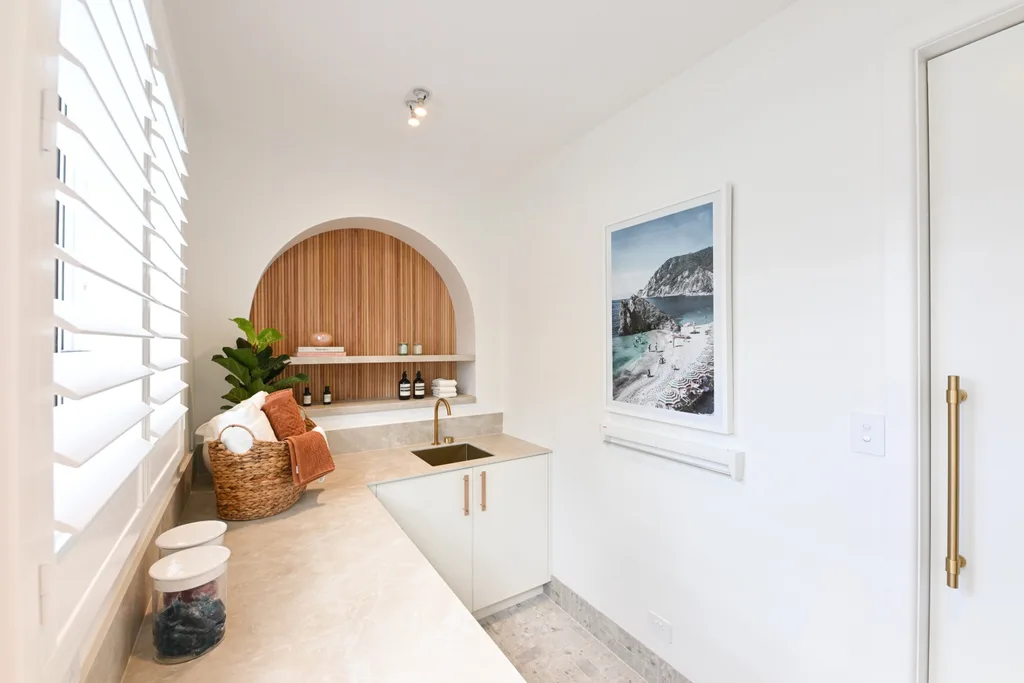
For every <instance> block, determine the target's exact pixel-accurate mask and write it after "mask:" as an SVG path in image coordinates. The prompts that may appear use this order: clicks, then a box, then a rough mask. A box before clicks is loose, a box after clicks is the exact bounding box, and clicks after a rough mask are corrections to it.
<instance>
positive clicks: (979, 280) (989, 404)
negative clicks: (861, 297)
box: [928, 25, 1024, 683]
mask: <svg viewBox="0 0 1024 683" xmlns="http://www.w3.org/2000/svg"><path fill="white" fill-rule="evenodd" d="M928 107H929V114H928V116H929V138H930V140H929V160H930V202H931V396H932V401H931V415H932V427H931V449H932V457H931V467H932V486H931V499H932V511H931V512H932V514H931V528H932V533H931V548H932V551H931V604H930V619H931V625H930V626H931V627H930V644H929V653H930V660H931V661H930V667H929V670H930V682H931V683H1020V682H1021V681H1024V442H1022V439H1021V436H1020V434H1021V424H1022V423H1024V25H1019V26H1016V27H1014V28H1012V29H1009V30H1006V31H1003V32H1001V33H998V34H995V35H993V36H990V37H988V38H985V39H983V40H981V41H978V42H976V43H973V44H971V45H968V46H966V47H963V48H960V49H958V50H955V51H953V52H950V53H948V54H946V55H943V56H941V57H938V58H936V59H934V60H932V61H930V62H929V64H928ZM949 375H957V376H959V377H960V387H961V389H963V390H964V391H966V392H967V399H966V401H964V402H963V403H962V404H961V405H960V406H959V410H960V435H959V448H960V476H959V480H960V481H959V498H960V504H959V519H960V524H959V541H960V547H959V553H958V554H959V555H961V556H963V557H964V558H965V559H966V562H967V564H966V566H965V567H963V569H962V570H961V573H960V576H959V587H958V588H955V589H954V588H951V587H949V586H948V585H947V574H946V555H947V520H948V519H950V517H949V516H950V515H951V514H952V515H955V514H956V511H955V510H950V506H949V505H948V496H947V484H948V482H949V479H950V478H949V477H948V476H947V469H948V467H947V465H948V456H949V453H948V448H947V446H948V443H947V429H948V420H947V412H948V410H947V403H946V388H947V377H948V376H949Z"/></svg>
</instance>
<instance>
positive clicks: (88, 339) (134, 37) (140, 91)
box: [53, 0, 187, 611]
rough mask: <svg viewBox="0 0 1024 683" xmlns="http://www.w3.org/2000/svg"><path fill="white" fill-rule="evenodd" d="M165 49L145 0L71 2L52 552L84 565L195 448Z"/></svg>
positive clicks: (65, 31) (178, 174)
mask: <svg viewBox="0 0 1024 683" xmlns="http://www.w3.org/2000/svg"><path fill="white" fill-rule="evenodd" d="M158 47H159V46H158V45H157V44H156V41H155V39H154V35H153V29H152V26H151V25H150V19H149V16H148V14H147V11H146V6H145V3H144V2H143V0H62V2H61V14H60V52H59V61H58V74H57V106H58V108H59V111H58V112H57V115H56V119H57V133H56V135H57V148H58V152H57V157H58V158H57V179H56V231H55V244H54V263H55V268H56V273H55V278H54V282H55V291H54V302H53V306H54V325H55V332H54V355H53V376H54V392H55V394H56V396H55V399H54V408H53V413H54V414H53V418H54V419H53V440H54V465H53V469H54V472H53V486H54V491H53V499H54V524H55V528H54V545H55V551H56V552H57V554H58V558H59V557H61V556H62V555H67V554H69V553H74V552H77V549H76V542H77V539H79V538H80V537H83V536H85V537H88V538H89V541H88V543H86V544H85V545H87V546H88V549H87V550H88V552H87V553H86V551H85V550H83V551H82V552H83V554H85V555H86V556H84V557H83V558H82V560H81V562H80V563H79V565H80V566H87V565H88V566H91V565H96V566H97V567H98V568H102V567H104V566H106V565H107V564H108V563H109V560H110V557H112V556H113V555H112V554H113V543H114V541H116V539H117V537H116V536H115V537H114V540H112V541H111V544H112V546H111V548H108V549H103V548H99V550H97V546H96V543H97V539H98V538H100V537H109V536H110V529H105V530H104V532H103V533H102V534H99V533H97V534H95V537H96V538H92V537H89V533H90V528H91V526H92V525H93V524H94V523H98V522H97V519H98V518H100V517H101V516H102V515H104V514H105V510H106V509H107V508H108V507H111V506H114V503H112V502H111V501H114V500H116V501H118V502H117V504H116V506H117V507H118V511H119V514H121V512H123V514H122V516H127V519H125V521H124V523H125V528H127V527H128V525H130V524H131V522H132V517H131V515H132V514H134V510H138V509H140V508H142V507H143V506H144V505H145V503H146V499H147V496H148V495H149V494H150V487H151V485H152V484H153V482H154V481H155V480H156V476H157V475H158V474H159V472H158V471H157V470H162V469H163V468H164V467H166V466H168V465H169V458H168V457H167V456H165V455H163V453H167V452H171V451H172V450H173V451H179V450H180V449H181V448H182V447H183V444H184V443H185V440H184V437H183V436H182V434H183V430H184V427H183V418H184V416H185V413H186V405H185V396H184V393H183V392H184V391H185V390H186V389H187V385H186V384H185V382H184V381H183V380H182V366H183V365H184V364H185V363H186V362H187V361H186V360H185V358H184V357H183V354H182V340H183V339H184V338H185V337H184V335H183V334H182V317H183V316H185V315H186V313H185V311H184V310H183V309H182V302H183V294H184V293H185V290H184V284H185V270H186V268H185V263H184V261H183V259H182V250H183V248H184V247H185V246H186V244H185V240H184V238H183V237H182V228H183V224H184V223H185V222H186V220H185V215H184V212H183V211H182V202H183V200H184V199H185V198H186V195H185V188H184V183H183V178H184V176H185V175H186V172H185V162H184V157H185V154H186V146H185V139H184V134H183V131H182V129H181V125H180V122H179V119H178V115H177V113H176V111H175V108H174V104H173V102H172V98H171V93H170V90H169V88H168V84H167V81H166V79H165V76H164V74H163V73H162V72H161V70H160V60H159V58H160V52H159V49H158ZM172 437H173V438H174V439H176V442H175V444H174V447H173V449H172V448H170V447H165V443H164V440H165V438H166V439H167V440H169V439H170V438H172ZM157 455H159V456H160V457H159V458H158V460H159V462H157V461H154V458H155V457H156V456H157ZM132 505H134V510H133V509H132ZM115 521H116V520H115ZM111 524H113V522H112V523H111ZM108 526H109V525H108ZM110 528H111V529H113V528H116V524H115V525H114V526H111V527H110ZM104 553H108V554H104ZM97 571H99V569H97ZM87 578H88V577H87ZM77 608H78V606H75V605H71V606H70V607H69V609H71V610H72V611H74V610H76V609H77Z"/></svg>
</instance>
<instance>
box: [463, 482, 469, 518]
mask: <svg viewBox="0 0 1024 683" xmlns="http://www.w3.org/2000/svg"><path fill="white" fill-rule="evenodd" d="M462 514H463V515H464V516H465V517H469V475H468V474H467V475H465V476H464V477H462Z"/></svg>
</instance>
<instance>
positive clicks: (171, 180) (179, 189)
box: [153, 162, 188, 204]
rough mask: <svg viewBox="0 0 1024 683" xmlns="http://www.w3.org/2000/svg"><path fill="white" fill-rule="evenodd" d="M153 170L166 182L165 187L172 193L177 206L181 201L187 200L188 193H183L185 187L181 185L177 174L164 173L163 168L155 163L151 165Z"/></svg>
mask: <svg viewBox="0 0 1024 683" xmlns="http://www.w3.org/2000/svg"><path fill="white" fill-rule="evenodd" d="M153 168H155V169H156V170H157V172H159V173H160V175H162V176H163V177H164V179H165V180H166V181H167V185H168V186H169V187H170V188H171V192H173V193H174V198H175V200H177V201H178V203H179V204H180V203H181V200H183V199H188V193H186V192H185V186H184V185H183V184H182V183H181V177H179V176H178V174H177V173H175V172H169V171H165V170H164V167H163V166H162V165H160V164H159V163H157V162H154V163H153Z"/></svg>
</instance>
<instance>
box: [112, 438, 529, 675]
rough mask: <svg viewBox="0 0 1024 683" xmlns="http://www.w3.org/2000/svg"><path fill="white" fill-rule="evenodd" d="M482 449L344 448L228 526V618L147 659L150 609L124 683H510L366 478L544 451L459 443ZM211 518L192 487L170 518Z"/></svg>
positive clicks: (515, 444) (497, 654) (209, 502)
mask: <svg viewBox="0 0 1024 683" xmlns="http://www.w3.org/2000/svg"><path fill="white" fill-rule="evenodd" d="M465 441H466V442H468V443H471V444H473V445H475V446H478V447H480V448H482V449H484V450H486V451H488V452H490V453H494V455H495V457H494V458H488V459H487V460H477V461H472V462H469V463H455V464H452V465H445V466H442V467H430V466H429V465H427V464H426V463H425V462H423V461H422V460H420V459H419V458H417V457H416V456H415V455H413V454H412V452H411V450H412V449H413V448H416V447H404V448H392V449H387V450H379V451H368V452H361V453H348V454H345V455H338V456H336V457H335V460H336V464H337V469H336V470H335V471H334V473H332V474H331V475H329V476H328V478H327V480H326V481H325V483H324V484H322V485H312V486H310V487H309V488H308V489H307V491H306V493H305V494H304V495H303V496H302V499H301V500H300V501H299V502H298V503H297V504H296V505H295V506H294V507H293V508H291V509H290V510H288V511H286V512H283V513H281V514H279V515H276V516H274V517H271V518H268V519H262V520H256V521H252V522H229V523H228V532H227V535H226V536H225V539H224V544H225V545H226V546H228V547H229V548H230V549H231V553H232V554H231V560H230V562H229V564H228V597H227V612H228V626H227V634H226V635H225V637H224V641H223V642H222V643H221V644H220V645H219V646H217V647H216V648H214V649H213V650H212V651H211V652H209V653H208V654H206V655H204V656H203V657H200V658H199V659H196V660H193V661H191V662H186V663H184V664H176V665H162V664H157V663H155V662H154V661H153V642H152V641H153V639H152V637H151V636H150V632H151V629H152V615H150V616H148V617H147V619H146V622H145V623H144V624H143V626H142V633H141V636H140V637H139V640H138V642H137V643H136V646H135V651H134V652H133V653H132V658H131V660H130V662H129V664H128V669H127V671H126V673H125V677H124V681H125V683H159V682H161V681H175V682H180V683H212V682H214V681H216V682H218V683H232V682H234V681H238V682H239V683H264V682H267V683H270V682H273V683H289V682H291V681H303V683H319V682H324V683H326V682H328V681H345V682H348V683H357V682H366V683H370V682H373V683H430V682H433V681H436V682H437V683H462V682H465V683H506V682H507V683H523V679H522V677H521V676H520V675H519V673H518V672H517V671H516V670H515V667H513V666H512V664H511V663H510V662H509V661H508V660H507V659H506V658H505V656H504V655H503V654H502V653H501V651H500V650H499V649H498V647H497V646H496V645H495V644H494V643H493V642H492V641H491V639H490V638H489V637H488V636H487V634H486V633H485V632H484V631H483V629H482V628H481V627H480V625H479V624H478V623H477V622H476V620H475V619H474V618H473V616H472V615H471V614H470V613H469V611H468V610H467V609H466V608H465V606H463V604H462V603H461V602H460V601H459V599H458V598H457V597H456V596H455V594H454V593H452V591H451V589H449V588H448V586H447V584H445V582H444V581H443V580H442V579H441V577H440V576H439V575H438V574H437V572H436V571H434V568H433V567H431V566H430V564H429V563H428V562H427V560H426V559H425V558H424V557H423V555H421V554H420V552H419V550H417V549H416V546H415V545H414V544H413V543H412V541H411V540H409V538H408V537H407V536H406V535H405V533H403V531H402V529H401V528H400V527H399V526H398V524H397V523H396V522H395V521H394V520H393V519H392V518H391V516H390V515H389V514H388V513H387V511H386V510H385V509H384V508H383V507H382V506H381V505H380V504H379V503H378V502H377V499H376V498H375V497H374V495H373V493H372V492H371V491H370V489H369V488H367V485H368V484H372V483H379V482H383V481H390V480H394V479H401V478H406V477H415V476H421V475H424V474H430V473H434V472H439V471H445V470H451V469H460V468H464V467H472V466H474V465H478V464H482V463H484V462H488V463H489V462H495V461H499V460H510V459H514V458H521V457H529V456H533V455H540V454H542V453H547V452H548V449H546V448H543V447H541V446H537V445H535V444H531V443H528V442H526V441H522V440H520V439H516V438H514V437H511V436H508V435H506V434H495V435H490V436H481V437H474V438H469V439H466V440H465ZM215 517H216V505H215V501H214V497H213V491H211V490H198V491H194V492H193V494H192V496H191V498H190V499H189V501H188V504H187V506H186V508H185V515H184V518H183V519H182V523H186V522H191V521H196V520H199V519H213V518H215Z"/></svg>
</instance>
